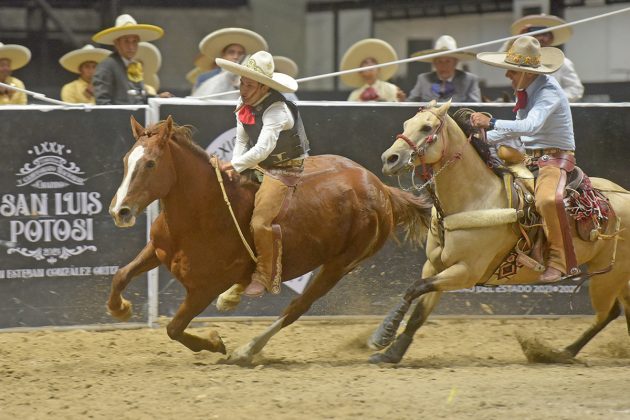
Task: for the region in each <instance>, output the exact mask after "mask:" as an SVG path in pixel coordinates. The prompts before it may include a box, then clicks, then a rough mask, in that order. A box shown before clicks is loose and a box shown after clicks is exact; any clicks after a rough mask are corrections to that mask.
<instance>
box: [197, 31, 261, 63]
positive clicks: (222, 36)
mask: <svg viewBox="0 0 630 420" xmlns="http://www.w3.org/2000/svg"><path fill="white" fill-rule="evenodd" d="M232 44H239V45H242V46H243V48H245V53H246V54H253V53H255V52H257V51H267V50H268V49H269V47H268V46H267V41H265V38H263V37H262V36H260V35H258V34H257V33H256V32H254V31H250V30H249V29H243V28H223V29H219V30H216V31H214V32H212V33H210V34H209V35H206V36H205V37H204V38H203V39H202V40H201V42H200V43H199V51H201V53H202V54H203V55H205V56H207V57H210V58H211V59H215V58H217V57H221V54H222V53H223V50H224V49H225V47H227V46H229V45H232Z"/></svg>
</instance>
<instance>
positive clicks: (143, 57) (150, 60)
mask: <svg viewBox="0 0 630 420" xmlns="http://www.w3.org/2000/svg"><path fill="white" fill-rule="evenodd" d="M133 59H134V60H136V61H140V62H142V71H143V72H144V74H145V75H146V74H150V73H157V72H158V70H160V67H162V54H160V50H159V49H158V48H157V47H156V46H155V45H153V44H150V43H148V42H139V43H138V52H136V55H135V56H134V57H133Z"/></svg>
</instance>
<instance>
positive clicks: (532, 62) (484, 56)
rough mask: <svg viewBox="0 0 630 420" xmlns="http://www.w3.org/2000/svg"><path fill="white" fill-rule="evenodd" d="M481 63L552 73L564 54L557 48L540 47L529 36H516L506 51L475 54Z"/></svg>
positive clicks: (531, 71) (560, 65)
mask: <svg viewBox="0 0 630 420" xmlns="http://www.w3.org/2000/svg"><path fill="white" fill-rule="evenodd" d="M477 59H478V60H479V61H481V62H483V63H486V64H489V65H491V66H494V67H500V68H502V69H508V70H514V71H522V72H525V73H539V74H547V73H553V72H554V71H556V70H558V69H559V68H560V67H562V65H563V64H564V54H563V53H562V51H561V50H560V49H558V48H554V47H541V46H540V43H539V42H538V40H537V39H536V38H534V37H531V36H522V37H520V38H517V39H516V40H515V41H514V43H513V44H512V46H511V47H510V49H509V50H508V52H506V53H505V52H483V53H479V54H477Z"/></svg>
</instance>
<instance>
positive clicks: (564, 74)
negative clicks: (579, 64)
mask: <svg viewBox="0 0 630 420" xmlns="http://www.w3.org/2000/svg"><path fill="white" fill-rule="evenodd" d="M551 75H552V76H553V77H554V78H555V79H556V80H557V81H558V83H560V86H561V87H562V89H563V90H564V93H566V94H567V98H568V99H569V102H577V101H579V100H580V99H582V96H584V85H582V82H581V81H580V77H579V76H578V74H577V72H576V71H575V65H574V64H573V61H571V60H569V59H568V58H566V57H564V64H563V65H562V67H560V68H559V69H558V70H557V71H556V72H554V73H552V74H551Z"/></svg>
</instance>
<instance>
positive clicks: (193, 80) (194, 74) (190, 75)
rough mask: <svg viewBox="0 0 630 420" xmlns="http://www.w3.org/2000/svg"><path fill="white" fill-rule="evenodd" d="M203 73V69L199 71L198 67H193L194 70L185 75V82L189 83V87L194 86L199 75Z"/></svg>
mask: <svg viewBox="0 0 630 420" xmlns="http://www.w3.org/2000/svg"><path fill="white" fill-rule="evenodd" d="M203 72H204V70H203V69H200V68H199V67H195V68H194V69H192V70H191V71H189V72H188V73H186V80H188V82H190V84H191V85H194V84H195V83H197V77H199V75H200V74H201V73H203Z"/></svg>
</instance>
